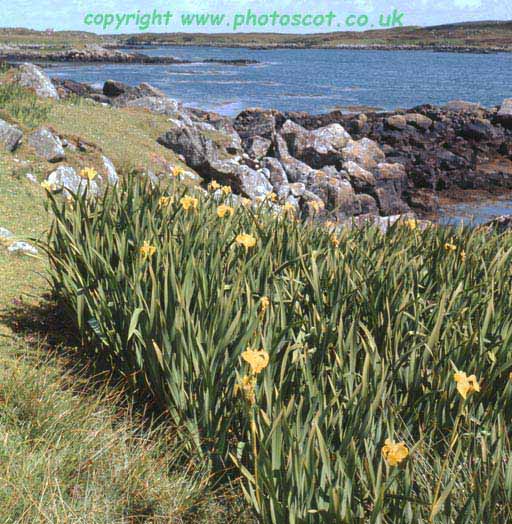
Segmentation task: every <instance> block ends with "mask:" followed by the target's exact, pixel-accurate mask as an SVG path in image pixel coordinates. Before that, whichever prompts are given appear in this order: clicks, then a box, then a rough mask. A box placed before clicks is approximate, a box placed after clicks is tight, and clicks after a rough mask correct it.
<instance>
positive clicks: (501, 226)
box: [482, 215, 512, 234]
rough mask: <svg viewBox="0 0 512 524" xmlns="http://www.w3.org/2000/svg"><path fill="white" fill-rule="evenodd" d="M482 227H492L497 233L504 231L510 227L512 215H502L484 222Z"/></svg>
mask: <svg viewBox="0 0 512 524" xmlns="http://www.w3.org/2000/svg"><path fill="white" fill-rule="evenodd" d="M482 227H484V228H489V229H494V230H495V231H496V232H497V233H499V234H501V233H505V232H507V231H510V230H511V229H512V215H502V216H500V217H497V218H495V219H493V220H491V221H490V222H486V223H485V224H484V225H483V226H482Z"/></svg>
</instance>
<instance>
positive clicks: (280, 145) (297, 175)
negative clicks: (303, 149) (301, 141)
mask: <svg viewBox="0 0 512 524" xmlns="http://www.w3.org/2000/svg"><path fill="white" fill-rule="evenodd" d="M274 140H275V144H276V156H277V158H278V159H279V161H280V162H281V165H282V166H283V168H284V170H285V172H286V175H287V177H288V180H289V181H290V182H303V183H307V182H308V180H310V179H311V178H312V177H313V176H314V174H315V172H316V170H315V169H313V168H312V167H310V166H308V165H307V164H305V163H304V162H301V161H300V160H297V159H296V158H294V157H292V156H291V155H290V154H289V152H288V147H287V145H286V142H285V140H284V138H283V137H282V136H281V135H275V137H274Z"/></svg>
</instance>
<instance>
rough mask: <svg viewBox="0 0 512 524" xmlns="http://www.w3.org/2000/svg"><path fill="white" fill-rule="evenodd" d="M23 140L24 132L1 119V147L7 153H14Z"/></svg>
mask: <svg viewBox="0 0 512 524" xmlns="http://www.w3.org/2000/svg"><path fill="white" fill-rule="evenodd" d="M22 138H23V132H22V131H21V129H18V128H17V127H16V126H13V125H11V124H9V123H7V122H6V121H5V120H1V119H0V147H1V148H2V149H4V150H5V151H11V152H12V151H14V150H15V149H16V148H17V147H18V144H19V143H20V142H21V139H22Z"/></svg>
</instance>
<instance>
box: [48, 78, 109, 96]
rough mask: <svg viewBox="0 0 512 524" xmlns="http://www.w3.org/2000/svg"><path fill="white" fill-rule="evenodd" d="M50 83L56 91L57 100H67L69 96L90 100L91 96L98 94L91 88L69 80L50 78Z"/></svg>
mask: <svg viewBox="0 0 512 524" xmlns="http://www.w3.org/2000/svg"><path fill="white" fill-rule="evenodd" d="M51 82H52V84H53V85H54V86H55V88H56V89H57V93H58V95H59V98H68V97H69V96H71V95H75V96H80V97H84V98H91V97H92V96H93V95H98V94H99V93H98V91H97V90H96V89H94V88H93V87H92V86H90V85H89V84H85V83H82V82H75V81H74V80H69V79H65V80H61V79H60V78H52V79H51Z"/></svg>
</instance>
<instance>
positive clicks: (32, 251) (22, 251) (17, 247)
mask: <svg viewBox="0 0 512 524" xmlns="http://www.w3.org/2000/svg"><path fill="white" fill-rule="evenodd" d="M7 251H9V253H12V254H17V255H37V254H38V253H39V251H38V250H37V249H36V248H35V247H34V246H33V245H31V244H29V243H28V242H22V241H18V242H13V243H12V244H10V245H9V247H8V248H7Z"/></svg>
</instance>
